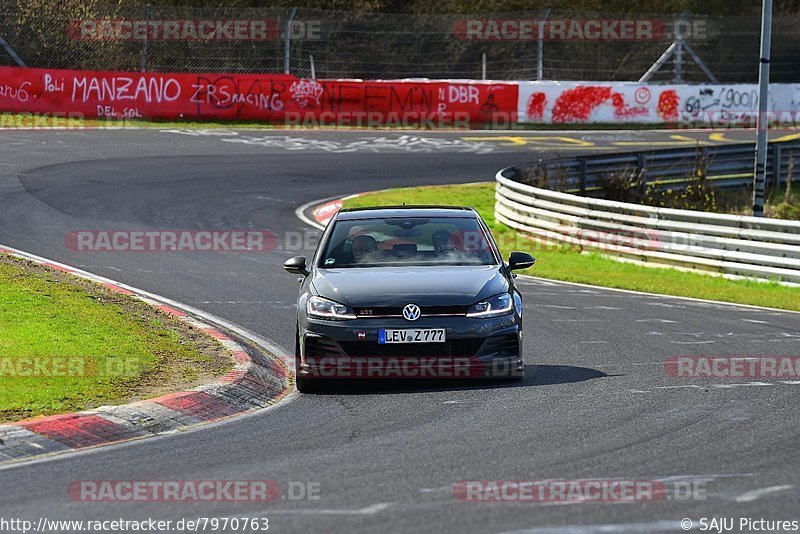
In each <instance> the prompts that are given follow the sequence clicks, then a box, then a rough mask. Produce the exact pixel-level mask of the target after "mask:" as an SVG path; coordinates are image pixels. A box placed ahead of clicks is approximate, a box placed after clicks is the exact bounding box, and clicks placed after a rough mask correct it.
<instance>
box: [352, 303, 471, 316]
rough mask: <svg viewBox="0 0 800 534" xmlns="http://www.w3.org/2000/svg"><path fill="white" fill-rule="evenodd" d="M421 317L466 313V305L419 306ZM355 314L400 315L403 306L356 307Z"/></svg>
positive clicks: (401, 314)
mask: <svg viewBox="0 0 800 534" xmlns="http://www.w3.org/2000/svg"><path fill="white" fill-rule="evenodd" d="M420 311H421V312H422V317H426V316H428V317H431V316H441V315H467V306H421V307H420ZM355 312H356V315H358V316H359V317H365V318H369V317H386V316H389V317H402V316H403V307H402V306H392V307H372V308H356V309H355Z"/></svg>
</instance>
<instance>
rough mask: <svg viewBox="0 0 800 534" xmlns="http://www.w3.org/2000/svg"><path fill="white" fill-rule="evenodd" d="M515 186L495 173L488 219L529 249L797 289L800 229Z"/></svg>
mask: <svg viewBox="0 0 800 534" xmlns="http://www.w3.org/2000/svg"><path fill="white" fill-rule="evenodd" d="M751 150H752V149H751ZM750 164H751V166H752V152H751V162H750ZM751 173H752V170H751ZM519 178H520V172H519V170H518V169H515V168H507V169H503V170H502V171H500V172H498V173H497V176H496V181H497V190H496V194H495V198H496V203H495V218H496V219H497V220H498V221H500V222H502V223H504V224H506V225H508V226H510V227H512V228H515V229H516V230H519V231H521V232H525V233H527V234H529V235H531V236H532V237H533V238H534V239H536V240H537V241H544V242H546V243H557V244H564V245H574V246H578V247H585V248H589V249H594V250H597V251H600V252H603V253H608V254H611V255H614V256H619V257H622V258H626V259H628V260H634V261H638V262H644V263H654V264H665V265H670V266H673V267H680V268H686V269H692V270H701V271H709V272H714V273H719V274H722V275H725V276H744V277H758V278H768V279H777V280H781V281H784V282H789V283H800V221H786V220H780V219H764V218H756V217H748V216H739V215H723V214H717V213H705V212H699V211H690V210H678V209H671V208H656V207H651V206H642V205H638V204H629V203H624V202H616V201H610V200H603V199H597V198H591V197H583V196H578V195H573V194H569V193H565V192H559V191H552V190H549V189H542V188H538V187H533V186H531V185H527V184H523V183H520V182H519V181H518V179H519Z"/></svg>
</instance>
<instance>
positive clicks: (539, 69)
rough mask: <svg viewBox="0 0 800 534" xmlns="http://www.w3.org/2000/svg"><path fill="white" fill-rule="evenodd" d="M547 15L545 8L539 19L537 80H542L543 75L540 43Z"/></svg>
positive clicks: (542, 55)
mask: <svg viewBox="0 0 800 534" xmlns="http://www.w3.org/2000/svg"><path fill="white" fill-rule="evenodd" d="M549 16H550V9H545V10H544V15H542V18H541V19H539V35H538V39H537V41H536V79H537V80H538V81H542V79H543V77H544V52H543V51H542V44H543V43H544V23H545V21H546V20H547V17H549Z"/></svg>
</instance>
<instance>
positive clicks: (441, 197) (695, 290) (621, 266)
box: [343, 183, 800, 311]
mask: <svg viewBox="0 0 800 534" xmlns="http://www.w3.org/2000/svg"><path fill="white" fill-rule="evenodd" d="M494 189H495V186H494V183H480V184H466V185H445V186H424V187H408V188H399V189H389V190H387V191H378V192H374V193H367V194H365V195H362V196H359V197H355V198H350V199H347V200H345V201H344V206H343V207H345V208H356V207H365V206H379V205H400V204H403V203H405V204H409V205H413V204H420V205H425V204H448V205H459V206H461V205H463V206H472V207H473V208H475V209H476V210H478V212H479V213H480V214H481V216H482V217H483V219H484V220H485V221H486V224H487V225H489V228H490V229H491V230H492V234H493V235H494V237H495V239H496V241H497V242H498V245H499V246H500V248H501V249H502V251H503V254H504V256H506V257H507V256H508V254H509V253H510V252H511V251H512V250H521V251H526V252H531V253H532V254H534V256H536V265H535V266H534V267H533V268H531V269H529V270H528V271H525V273H526V274H531V275H534V276H540V277H543V278H550V279H553V280H564V281H568V282H580V283H584V284H593V285H598V286H605V287H614V288H620V289H632V290H637V291H645V292H648V293H661V294H665V295H677V296H682V297H694V298H701V299H710V300H721V301H725V302H735V303H739V304H752V305H756V306H767V307H771V308H781V309H786V310H796V311H800V288H794V287H786V286H782V285H780V284H777V283H774V282H759V281H755V280H727V279H724V278H720V277H715V276H709V275H703V274H696V273H690V272H684V271H678V270H674V269H669V268H657V267H642V266H639V265H635V264H630V263H621V262H618V261H614V260H612V259H608V258H605V257H602V256H601V255H599V254H596V253H591V252H589V253H587V252H582V251H580V250H576V249H574V248H556V247H554V246H545V245H542V244H540V243H537V242H535V241H533V240H531V239H529V238H528V237H526V236H525V235H524V234H521V233H519V232H516V231H515V230H513V229H511V228H509V227H507V226H505V225H504V224H501V223H499V222H497V221H495V218H494Z"/></svg>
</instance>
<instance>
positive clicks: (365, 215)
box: [336, 206, 478, 221]
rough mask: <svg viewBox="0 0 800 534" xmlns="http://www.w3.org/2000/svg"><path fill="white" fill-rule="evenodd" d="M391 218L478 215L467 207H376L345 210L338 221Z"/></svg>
mask: <svg viewBox="0 0 800 534" xmlns="http://www.w3.org/2000/svg"><path fill="white" fill-rule="evenodd" d="M391 217H459V218H462V219H464V218H466V219H477V218H478V213H477V212H476V211H475V210H474V209H473V208H469V207H465V206H376V207H372V208H345V209H342V210H339V213H337V214H336V219H338V220H340V221H342V220H345V221H346V220H354V219H388V218H391Z"/></svg>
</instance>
